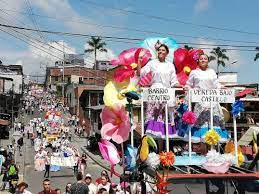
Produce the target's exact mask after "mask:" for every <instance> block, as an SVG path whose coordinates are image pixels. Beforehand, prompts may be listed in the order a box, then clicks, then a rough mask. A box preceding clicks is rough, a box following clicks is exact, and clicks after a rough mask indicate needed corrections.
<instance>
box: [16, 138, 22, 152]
mask: <svg viewBox="0 0 259 194" xmlns="http://www.w3.org/2000/svg"><path fill="white" fill-rule="evenodd" d="M22 146H23V137H20V138H19V139H18V140H17V148H18V151H19V154H20V156H22V150H21V149H22Z"/></svg>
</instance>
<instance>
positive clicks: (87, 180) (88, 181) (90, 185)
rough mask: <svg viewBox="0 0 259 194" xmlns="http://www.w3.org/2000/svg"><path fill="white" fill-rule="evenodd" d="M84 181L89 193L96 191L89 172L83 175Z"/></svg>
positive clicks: (93, 193) (94, 193)
mask: <svg viewBox="0 0 259 194" xmlns="http://www.w3.org/2000/svg"><path fill="white" fill-rule="evenodd" d="M85 183H86V184H87V186H88V188H89V194H96V193H97V186H96V185H95V184H93V183H92V176H91V175H90V174H89V173H88V174H86V175H85Z"/></svg>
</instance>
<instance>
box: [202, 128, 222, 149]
mask: <svg viewBox="0 0 259 194" xmlns="http://www.w3.org/2000/svg"><path fill="white" fill-rule="evenodd" d="M219 140H220V136H219V134H218V133H217V132H216V131H215V130H214V129H210V130H209V131H207V133H206V134H205V142H206V143H207V144H209V145H211V146H213V145H216V144H217V143H218V142H219Z"/></svg>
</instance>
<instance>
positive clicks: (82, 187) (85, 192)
mask: <svg viewBox="0 0 259 194" xmlns="http://www.w3.org/2000/svg"><path fill="white" fill-rule="evenodd" d="M76 179H77V182H76V183H73V184H72V186H71V194H89V188H88V186H87V185H86V183H85V182H84V180H83V174H82V173H81V172H79V173H78V174H77V176H76Z"/></svg>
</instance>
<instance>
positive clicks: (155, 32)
mask: <svg viewBox="0 0 259 194" xmlns="http://www.w3.org/2000/svg"><path fill="white" fill-rule="evenodd" d="M5 10H6V11H10V12H18V13H20V14H25V15H27V14H28V13H24V12H19V11H13V10H8V9H5ZM33 15H34V16H37V17H42V18H47V19H54V20H62V21H67V22H75V23H81V24H87V25H91V26H97V27H101V28H112V29H119V30H127V31H134V32H141V33H146V34H157V35H163V36H164V35H166V36H179V37H185V38H193V39H197V38H200V39H206V40H217V41H224V42H238V43H255V44H259V42H253V41H243V40H228V39H221V38H212V37H202V36H191V35H185V34H176V33H164V32H158V31H151V30H142V29H136V28H129V27H122V26H114V25H101V24H97V23H92V22H89V21H87V22H85V20H83V21H82V20H78V19H73V18H72V19H71V18H67V17H51V16H46V15H39V14H35V13H34V14H33Z"/></svg>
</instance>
